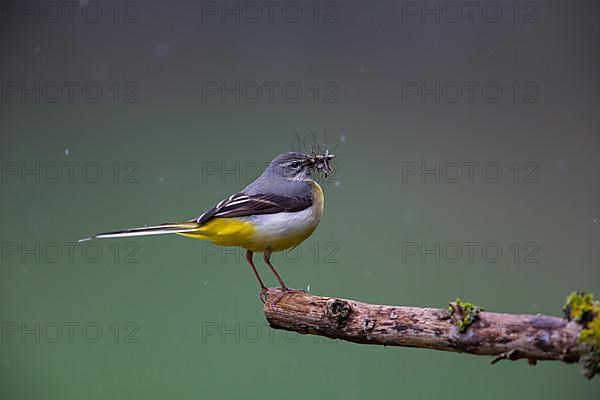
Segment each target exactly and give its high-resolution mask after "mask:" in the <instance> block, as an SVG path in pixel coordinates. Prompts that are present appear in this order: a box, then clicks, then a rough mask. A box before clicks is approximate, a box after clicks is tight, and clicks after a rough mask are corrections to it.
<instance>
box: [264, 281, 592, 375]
mask: <svg viewBox="0 0 600 400" xmlns="http://www.w3.org/2000/svg"><path fill="white" fill-rule="evenodd" d="M462 304H467V303H462ZM450 306H451V308H450V309H436V308H420V307H401V306H388V305H376V304H367V303H361V302H359V301H354V300H347V299H339V298H332V297H321V296H314V295H311V294H308V293H305V292H302V291H292V292H283V293H282V292H281V291H280V290H279V289H274V288H271V289H269V291H268V300H267V302H266V303H265V305H264V313H265V316H266V318H267V320H268V322H269V324H270V325H271V327H273V328H276V329H284V330H288V331H294V332H298V333H302V334H313V335H320V336H325V337H329V338H334V339H342V340H346V341H349V342H354V343H362V344H375V345H384V346H404V347H418V348H426V349H433V350H443V351H452V352H460V353H469V354H475V355H482V356H494V357H495V358H494V361H493V362H496V361H499V360H501V359H509V360H517V359H527V360H528V361H529V362H530V363H531V364H535V363H536V362H537V361H539V360H560V361H563V362H567V363H573V362H578V361H582V363H584V364H585V363H588V364H589V363H590V359H589V358H590V353H594V356H595V357H598V354H597V353H598V352H597V350H595V349H591V348H590V346H587V345H584V344H582V343H580V341H579V334H580V333H581V329H582V326H581V325H580V324H579V323H577V322H575V321H568V320H567V319H565V318H560V317H553V316H546V315H539V314H538V315H515V314H503V313H494V312H485V311H481V312H479V310H478V309H476V310H474V309H472V308H471V309H467V308H468V307H463V306H462V305H461V303H459V304H457V303H450ZM469 306H470V305H469ZM469 313H470V314H469ZM591 362H592V367H593V368H591V370H590V369H589V368H588V370H587V371H586V370H585V368H584V374H585V375H586V376H587V377H589V378H591V377H592V376H593V375H594V374H595V373H596V372H598V370H597V368H598V365H597V363H598V361H597V359H592V360H591ZM584 367H585V365H584ZM588 367H589V365H588Z"/></svg>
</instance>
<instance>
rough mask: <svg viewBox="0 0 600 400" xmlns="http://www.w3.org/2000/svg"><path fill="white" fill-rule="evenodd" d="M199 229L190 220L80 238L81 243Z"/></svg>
mask: <svg viewBox="0 0 600 400" xmlns="http://www.w3.org/2000/svg"><path fill="white" fill-rule="evenodd" d="M184 225H188V226H186V227H184ZM197 229H198V226H190V223H189V222H187V223H183V224H164V225H157V226H147V227H143V228H135V229H128V230H124V231H117V232H105V233H98V234H96V235H94V236H90V237H87V238H83V239H79V243H81V242H85V241H88V240H92V239H107V238H123V237H133V236H150V235H167V234H170V233H185V232H194V231H195V230H197Z"/></svg>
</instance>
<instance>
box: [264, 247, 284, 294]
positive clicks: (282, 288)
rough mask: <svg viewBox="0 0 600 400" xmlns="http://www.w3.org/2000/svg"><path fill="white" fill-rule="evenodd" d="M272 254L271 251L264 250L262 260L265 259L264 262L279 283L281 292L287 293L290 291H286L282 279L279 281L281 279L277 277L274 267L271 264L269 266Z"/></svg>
mask: <svg viewBox="0 0 600 400" xmlns="http://www.w3.org/2000/svg"><path fill="white" fill-rule="evenodd" d="M272 253H273V251H272V250H271V249H267V250H265V252H264V253H263V258H264V259H265V262H266V263H267V265H268V266H269V268H271V271H273V273H274V274H275V277H276V278H277V280H278V281H279V284H280V285H281V291H282V292H287V291H289V290H290V289H288V287H287V286H286V285H285V283H283V279H281V277H280V276H279V274H278V273H277V271H275V267H273V264H271V254H272Z"/></svg>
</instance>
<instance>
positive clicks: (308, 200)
mask: <svg viewBox="0 0 600 400" xmlns="http://www.w3.org/2000/svg"><path fill="white" fill-rule="evenodd" d="M312 204H313V199H312V196H310V195H309V196H302V197H300V196H285V195H279V194H266V193H265V194H261V193H259V194H252V195H249V194H245V193H241V192H240V193H236V194H234V195H231V196H230V197H228V198H226V199H224V200H222V201H221V202H219V204H217V205H216V206H214V207H213V208H211V209H210V210H208V211H206V212H205V213H204V214H202V215H201V216H199V217H198V218H196V219H195V221H196V222H198V223H199V224H203V223H205V222H206V221H208V220H210V219H211V218H215V217H220V218H232V217H247V216H250V215H259V214H274V213H278V212H294V211H302V210H304V209H306V208H308V207H310V206H311V205H312Z"/></svg>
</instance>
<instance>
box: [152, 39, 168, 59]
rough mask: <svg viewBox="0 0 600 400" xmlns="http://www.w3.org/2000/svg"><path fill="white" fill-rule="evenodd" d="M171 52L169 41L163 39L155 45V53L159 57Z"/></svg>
mask: <svg viewBox="0 0 600 400" xmlns="http://www.w3.org/2000/svg"><path fill="white" fill-rule="evenodd" d="M168 54H169V42H167V41H166V40H161V41H160V42H158V43H156V46H154V55H155V56H157V57H165V56H167V55H168Z"/></svg>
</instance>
